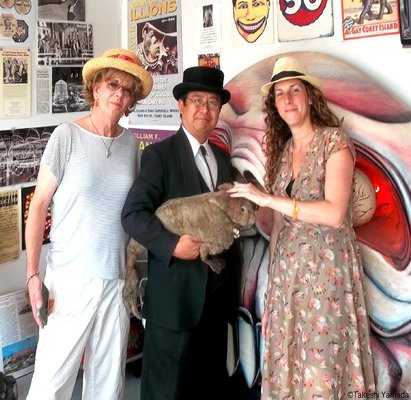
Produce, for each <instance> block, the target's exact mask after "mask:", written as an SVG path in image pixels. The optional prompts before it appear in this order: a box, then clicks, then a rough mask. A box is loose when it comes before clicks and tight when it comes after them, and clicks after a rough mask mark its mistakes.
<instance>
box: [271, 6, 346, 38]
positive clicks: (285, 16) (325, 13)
mask: <svg viewBox="0 0 411 400" xmlns="http://www.w3.org/2000/svg"><path fill="white" fill-rule="evenodd" d="M349 1H351V0H349ZM332 4H333V3H332V0H316V1H310V0H298V1H286V0H279V2H278V8H277V23H278V28H277V29H278V41H279V42H290V41H295V40H306V39H316V38H321V37H326V36H333V35H334V18H333V7H332Z"/></svg>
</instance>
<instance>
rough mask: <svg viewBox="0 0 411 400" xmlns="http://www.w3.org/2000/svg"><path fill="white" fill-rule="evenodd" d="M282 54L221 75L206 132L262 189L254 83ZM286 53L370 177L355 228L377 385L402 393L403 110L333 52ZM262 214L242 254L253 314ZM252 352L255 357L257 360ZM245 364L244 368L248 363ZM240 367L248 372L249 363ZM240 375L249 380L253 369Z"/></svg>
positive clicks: (406, 185)
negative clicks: (221, 100) (371, 205)
mask: <svg viewBox="0 0 411 400" xmlns="http://www.w3.org/2000/svg"><path fill="white" fill-rule="evenodd" d="M284 55H286V54H281V55H276V56H273V57H270V58H267V59H265V60H262V61H260V62H258V63H256V64H255V65H253V66H251V67H250V68H248V69H246V70H244V71H243V72H241V73H240V74H238V75H237V76H235V77H234V78H233V79H232V80H231V81H230V82H228V84H227V85H226V88H227V89H229V90H230V91H231V94H232V98H231V101H230V103H229V104H227V105H225V106H224V107H223V109H222V112H221V114H220V121H219V123H218V126H217V128H216V130H215V132H214V134H213V140H215V141H217V142H220V143H222V144H223V146H225V147H226V148H228V149H229V151H230V153H231V156H232V161H233V164H234V166H235V167H236V169H237V170H238V172H239V174H241V176H242V177H243V178H244V179H245V180H246V181H250V182H253V183H254V184H256V185H259V186H260V187H262V186H263V177H264V154H263V150H262V148H263V137H264V128H265V124H264V116H265V113H264V99H263V95H262V94H261V92H260V87H261V86H262V85H263V84H264V83H267V82H269V81H270V78H271V76H270V74H271V71H272V66H273V65H274V62H275V59H276V58H278V57H279V56H284ZM287 55H292V56H294V57H298V58H301V59H302V60H303V62H304V64H305V65H307V67H308V69H309V71H310V73H311V74H313V75H315V76H318V77H319V78H320V79H321V80H322V83H323V84H322V90H323V92H324V94H325V96H326V97H327V100H328V102H329V104H330V106H331V107H332V108H333V110H334V111H335V112H336V113H337V115H338V116H340V117H341V118H344V123H343V127H344V129H345V130H346V131H347V132H348V133H349V135H350V136H351V138H352V139H353V141H354V144H355V147H356V150H357V164H356V168H357V170H359V171H362V172H363V173H365V174H366V175H367V176H368V178H369V179H370V180H371V182H372V184H373V187H374V189H375V192H376V201H377V203H376V210H375V213H374V215H373V217H372V218H371V220H370V221H369V222H367V223H365V224H363V225H361V226H358V227H356V235H357V239H358V242H359V244H360V249H361V255H362V259H363V264H364V272H365V276H364V287H365V290H366V296H367V298H366V300H367V305H368V313H369V316H370V322H371V331H372V349H373V357H374V363H375V375H376V380H377V390H378V391H387V392H398V393H401V392H405V391H408V392H409V390H410V382H411V291H410V287H411V233H410V232H411V227H410V221H411V189H410V188H411V158H410V157H409V149H410V148H411V109H410V108H409V107H407V106H406V105H405V104H404V103H402V102H401V101H400V100H398V99H397V98H395V97H394V96H393V95H392V94H390V93H388V92H387V91H385V90H384V89H383V88H382V87H381V86H379V85H378V84H377V83H376V82H374V81H373V80H371V79H370V78H369V77H367V76H366V75H365V74H363V73H362V72H361V71H359V70H357V69H355V68H354V67H352V66H351V65H348V64H346V63H345V62H342V61H341V60H339V59H336V58H334V57H331V56H328V55H325V54H322V53H314V52H295V53H287ZM270 214H271V213H270V212H267V210H264V209H260V210H259V211H258V222H257V227H258V235H257V236H254V237H251V238H245V239H244V249H245V250H246V253H247V254H248V253H249V254H259V257H256V256H253V257H248V259H247V257H245V260H246V263H245V265H244V274H243V292H242V296H243V297H242V303H243V306H244V307H246V308H247V309H249V310H250V311H251V313H252V315H254V316H256V317H257V319H260V318H261V315H262V311H263V304H264V292H265V287H266V283H267V269H268V268H267V263H268V251H269V249H268V246H267V244H268V240H269V235H270V232H271V215H270ZM250 247H251V248H253V249H254V251H253V250H251V249H250ZM247 249H248V250H247ZM245 255H246V254H245ZM247 260H248V261H247ZM254 331H255V330H254ZM257 350H258V349H256V358H259V356H258V351H257ZM240 362H241V360H240ZM251 364H252V363H251ZM243 368H245V371H246V373H247V366H246V365H243ZM254 372H255V371H254ZM248 373H250V374H252V373H253V372H252V371H251V372H250V371H249V370H248ZM248 378H249V380H250V382H251V381H254V378H253V377H251V378H250V377H248Z"/></svg>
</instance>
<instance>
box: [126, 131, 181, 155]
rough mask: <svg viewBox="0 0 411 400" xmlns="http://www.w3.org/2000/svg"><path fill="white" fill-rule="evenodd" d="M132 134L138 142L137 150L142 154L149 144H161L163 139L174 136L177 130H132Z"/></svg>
mask: <svg viewBox="0 0 411 400" xmlns="http://www.w3.org/2000/svg"><path fill="white" fill-rule="evenodd" d="M130 131H131V133H132V134H133V136H134V137H135V139H136V141H137V148H138V150H139V151H140V152H142V151H143V150H144V149H145V147H147V146H148V145H149V144H152V143H156V142H160V141H162V140H163V139H166V138H168V137H170V136H171V135H174V133H175V132H176V131H175V130H161V129H137V128H132V129H131V130H130Z"/></svg>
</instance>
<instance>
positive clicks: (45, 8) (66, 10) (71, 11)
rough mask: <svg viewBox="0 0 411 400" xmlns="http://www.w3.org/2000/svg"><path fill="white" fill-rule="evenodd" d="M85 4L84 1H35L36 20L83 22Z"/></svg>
mask: <svg viewBox="0 0 411 400" xmlns="http://www.w3.org/2000/svg"><path fill="white" fill-rule="evenodd" d="M31 1H36V0H31ZM85 3H86V0H71V1H66V0H37V5H38V12H37V13H38V18H39V19H46V20H49V21H51V20H58V21H85V20H86V4H85Z"/></svg>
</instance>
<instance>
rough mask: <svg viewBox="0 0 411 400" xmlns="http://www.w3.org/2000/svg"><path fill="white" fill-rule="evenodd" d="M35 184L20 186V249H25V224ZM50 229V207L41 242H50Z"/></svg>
mask: <svg viewBox="0 0 411 400" xmlns="http://www.w3.org/2000/svg"><path fill="white" fill-rule="evenodd" d="M35 189H36V185H30V186H24V187H22V188H21V195H20V198H21V211H20V212H21V250H26V239H25V232H26V224H27V217H28V214H29V208H30V203H31V199H32V198H33V195H34V190H35ZM50 229H51V208H50V207H49V208H48V209H47V215H46V222H45V227H44V232H43V244H47V243H50Z"/></svg>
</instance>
